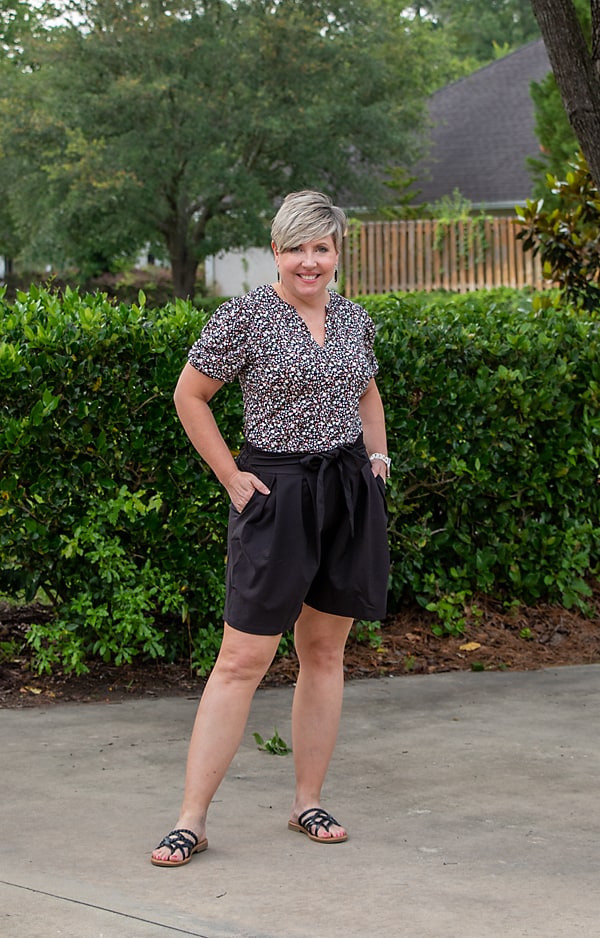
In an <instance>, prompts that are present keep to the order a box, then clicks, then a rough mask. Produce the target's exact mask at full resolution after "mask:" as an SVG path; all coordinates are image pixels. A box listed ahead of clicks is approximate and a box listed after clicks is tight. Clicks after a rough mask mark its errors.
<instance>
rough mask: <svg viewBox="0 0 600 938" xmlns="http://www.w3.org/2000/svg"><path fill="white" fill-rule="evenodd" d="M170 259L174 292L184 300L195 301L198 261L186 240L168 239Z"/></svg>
mask: <svg viewBox="0 0 600 938" xmlns="http://www.w3.org/2000/svg"><path fill="white" fill-rule="evenodd" d="M167 246H168V250H169V259H170V261H171V274H172V277H173V292H174V293H175V296H178V297H181V299H183V300H187V299H193V298H194V293H195V286H196V274H197V271H198V261H197V260H196V257H195V256H194V255H193V254H192V252H191V251H190V250H189V247H188V245H187V244H186V243H185V239H181V240H180V239H179V238H176V237H174V238H172V239H171V238H169V239H168V244H167Z"/></svg>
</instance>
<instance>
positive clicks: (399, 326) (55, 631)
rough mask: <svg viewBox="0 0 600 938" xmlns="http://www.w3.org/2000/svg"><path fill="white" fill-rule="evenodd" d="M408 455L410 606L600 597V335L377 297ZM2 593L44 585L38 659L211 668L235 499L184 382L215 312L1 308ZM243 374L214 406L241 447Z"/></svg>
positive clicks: (403, 494)
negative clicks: (203, 443) (212, 461)
mask: <svg viewBox="0 0 600 938" xmlns="http://www.w3.org/2000/svg"><path fill="white" fill-rule="evenodd" d="M365 305H367V307H368V308H369V310H370V311H371V313H372V315H373V317H374V319H375V321H376V325H377V353H378V357H379V360H380V365H381V372H380V377H379V385H380V388H381V391H382V395H383V398H384V403H385V407H386V412H387V422H388V432H389V441H390V451H391V455H392V457H393V461H394V467H393V475H392V480H391V484H390V487H389V490H388V491H389V508H390V538H391V547H392V558H393V569H392V576H391V584H390V603H389V608H390V611H391V612H393V611H395V610H397V609H398V608H399V607H400V605H401V604H402V602H403V601H404V600H406V599H409V600H414V599H415V598H417V599H418V600H419V601H420V602H421V603H422V604H423V605H426V606H428V607H429V608H431V609H432V610H434V611H436V612H437V614H438V617H439V622H440V626H439V628H440V629H442V628H446V629H448V630H456V629H457V628H458V629H460V627H461V621H462V619H463V617H464V610H465V607H467V606H469V605H471V604H472V603H473V598H474V596H475V595H476V594H477V593H478V592H485V593H487V594H490V595H493V596H496V597H498V598H499V599H500V600H502V601H504V602H511V601H513V600H519V601H524V602H535V601H536V600H538V599H549V600H551V601H555V602H557V603H562V604H564V605H566V606H570V605H573V604H578V605H583V606H584V605H585V599H586V595H587V593H588V587H587V585H586V578H588V577H589V576H590V575H591V574H594V573H595V572H596V569H597V565H598V546H599V537H600V517H599V514H600V488H599V487H598V485H597V479H598V457H599V454H600V403H599V396H600V354H599V353H600V327H599V324H598V321H597V317H596V315H595V314H593V313H588V314H583V313H582V312H581V311H575V310H573V309H570V308H568V307H562V306H560V305H555V306H552V305H551V306H549V307H548V306H547V305H546V306H543V307H540V308H538V304H537V303H536V302H535V298H534V300H533V301H532V298H528V297H527V296H524V295H520V294H517V293H514V292H511V291H496V292H490V293H477V294H472V295H467V296H461V297H459V296H451V295H449V294H440V295H437V296H431V295H424V294H423V295H400V296H383V297H370V298H366V299H365ZM0 316H1V318H2V336H3V338H2V341H1V342H0V402H1V403H0V591H2V592H4V593H7V594H9V595H12V596H14V597H15V598H23V597H26V598H28V599H31V598H32V597H34V596H35V595H36V594H38V595H42V596H44V595H45V596H46V597H48V599H50V601H52V602H53V603H54V604H55V605H56V620H55V621H54V622H52V623H51V624H50V625H47V626H36V627H34V628H33V629H32V631H31V633H30V641H31V644H32V647H33V651H34V655H35V663H36V665H37V667H40V668H43V667H46V668H51V667H53V666H54V665H55V664H57V663H59V662H60V663H61V664H63V665H64V666H66V667H67V668H73V669H75V670H81V669H82V668H84V667H85V661H86V658H89V657H90V656H93V655H96V656H101V657H103V658H104V659H105V660H115V661H117V662H123V661H127V660H130V659H131V658H132V657H133V656H134V655H138V654H146V655H151V656H166V657H167V658H174V657H176V656H179V655H181V654H182V653H186V654H187V653H189V654H190V657H191V660H192V663H193V666H194V667H195V668H197V669H200V670H203V669H204V670H205V669H207V668H208V667H210V665H211V663H212V660H213V655H214V652H215V649H216V647H217V644H218V639H219V629H220V624H221V608H222V600H223V580H224V563H225V551H226V545H225V527H226V516H227V505H226V501H225V498H224V494H223V491H222V490H221V488H220V486H219V485H218V483H217V482H216V480H215V479H214V477H213V476H212V475H211V473H210V472H209V471H208V470H207V469H206V467H205V466H203V464H202V463H201V461H200V460H199V459H198V458H197V457H196V455H195V454H194V452H193V450H192V447H191V445H190V444H189V442H188V441H187V439H186V437H185V434H184V432H183V430H182V429H181V427H180V426H179V424H178V421H177V419H176V416H175V413H174V409H173V406H172V400H171V398H172V390H173V387H174V384H175V381H176V378H177V375H178V373H179V370H180V368H181V365H182V362H183V361H184V360H185V354H186V350H187V348H188V346H189V344H190V343H191V341H192V340H193V339H194V338H195V337H196V336H197V334H198V332H199V330H200V328H201V326H202V324H203V322H204V321H205V319H206V316H207V312H205V311H202V310H196V309H194V308H192V307H191V305H189V304H187V303H184V302H181V301H180V302H178V303H176V304H175V305H172V306H168V307H165V308H163V309H157V310H149V309H147V308H146V306H145V298H144V296H143V295H142V296H140V300H139V303H138V304H136V305H133V306H126V305H125V304H120V305H118V304H111V303H109V302H108V301H107V300H106V298H105V297H103V296H101V295H87V296H79V295H78V294H77V293H75V292H71V291H67V292H66V293H65V295H64V297H59V296H57V295H56V294H52V293H50V292H47V291H46V290H41V289H35V288H32V289H31V290H30V291H29V293H27V294H24V293H22V294H20V295H19V296H18V298H17V300H16V301H15V302H14V303H13V304H8V303H4V305H3V308H2V309H1V310H0ZM240 404H241V402H240V397H239V391H238V389H237V386H226V387H225V388H223V389H222V390H221V391H220V392H219V394H218V395H217V397H216V398H215V404H214V406H215V413H216V416H217V419H218V422H219V424H220V426H221V428H222V430H223V433H224V436H225V438H226V439H227V441H228V442H229V444H230V445H231V447H232V449H235V448H236V447H237V446H239V443H240V424H241V406H240Z"/></svg>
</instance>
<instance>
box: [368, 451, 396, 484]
mask: <svg viewBox="0 0 600 938" xmlns="http://www.w3.org/2000/svg"><path fill="white" fill-rule="evenodd" d="M369 459H370V460H371V461H372V460H373V459H381V461H382V462H384V463H385V468H386V475H387V477H388V479H389V477H390V468H391V465H392V460H391V459H390V457H389V456H386V455H385V453H371V455H370V456H369Z"/></svg>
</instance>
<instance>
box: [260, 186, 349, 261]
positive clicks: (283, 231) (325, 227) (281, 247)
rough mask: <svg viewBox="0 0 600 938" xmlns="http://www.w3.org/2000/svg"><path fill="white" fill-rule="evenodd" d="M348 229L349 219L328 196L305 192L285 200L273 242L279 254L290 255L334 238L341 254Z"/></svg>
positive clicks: (289, 196) (278, 217)
mask: <svg viewBox="0 0 600 938" xmlns="http://www.w3.org/2000/svg"><path fill="white" fill-rule="evenodd" d="M346 227H347V222H346V215H345V214H344V212H343V211H342V209H341V208H339V207H338V206H337V205H334V204H333V202H332V201H331V199H330V198H329V196H328V195H324V193H323V192H313V191H312V190H311V189H303V190H302V192H290V194H289V195H287V196H286V197H285V199H284V200H283V202H282V204H281V208H280V209H279V211H278V212H277V214H276V215H275V218H274V219H273V224H272V225H271V238H272V240H273V241H274V243H275V246H276V248H277V250H278V251H289V250H290V249H291V248H295V247H298V245H300V244H304V243H305V242H306V241H315V240H317V239H318V238H326V237H327V236H328V235H331V236H332V238H333V243H334V245H335V249H336V251H338V253H339V251H340V250H341V248H342V240H343V237H344V235H345V233H346Z"/></svg>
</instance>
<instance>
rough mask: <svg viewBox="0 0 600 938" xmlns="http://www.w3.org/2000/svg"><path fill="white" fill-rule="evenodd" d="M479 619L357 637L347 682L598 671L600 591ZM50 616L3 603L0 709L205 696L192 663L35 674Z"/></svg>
mask: <svg viewBox="0 0 600 938" xmlns="http://www.w3.org/2000/svg"><path fill="white" fill-rule="evenodd" d="M476 605H477V607H478V608H479V610H481V613H482V614H481V615H480V616H476V615H470V616H469V617H468V620H467V626H466V629H465V631H464V633H463V635H461V636H459V637H456V636H449V635H446V636H442V637H438V636H436V635H434V633H433V632H432V625H433V624H434V622H435V619H434V618H433V617H432V616H431V615H430V614H429V613H427V612H426V611H425V610H423V609H422V608H421V607H420V606H411V607H407V608H406V609H403V610H402V611H401V612H400V613H399V614H398V615H395V616H393V617H390V618H388V619H387V620H386V621H385V623H384V625H383V628H382V633H381V641H380V643H379V644H378V645H377V646H376V647H371V646H370V645H369V644H368V643H364V642H358V641H357V640H356V639H355V638H353V637H351V638H350V640H349V642H348V646H347V650H346V658H345V662H346V678H347V680H356V679H360V678H371V679H373V678H379V677H385V676H388V675H407V676H410V675H411V674H435V673H438V672H441V671H464V670H473V671H488V670H492V671H497V670H511V671H528V670H536V669H540V668H549V667H560V666H566V665H580V664H597V663H600V587H599V588H598V591H597V592H596V593H595V594H594V598H593V602H592V605H593V607H594V614H593V616H592V617H591V618H587V617H585V616H584V615H582V614H581V613H580V612H578V611H576V610H566V609H562V608H558V607H555V606H550V605H546V604H540V605H539V606H535V607H519V608H515V609H510V610H506V609H504V608H503V607H502V605H501V604H499V603H495V602H494V601H491V600H489V599H486V598H479V599H478V600H477V602H476ZM49 616H50V613H49V611H48V609H47V607H44V606H40V605H37V604H32V605H28V606H10V605H8V604H5V603H0V707H4V708H18V707H35V706H40V705H51V704H56V703H66V702H78V703H81V702H92V701H94V702H106V703H111V702H118V701H121V700H130V699H132V698H152V697H189V696H198V695H199V693H200V691H201V689H202V686H203V683H204V682H203V680H202V679H201V678H199V677H197V676H196V675H194V674H193V673H191V671H190V667H189V663H188V662H186V661H181V662H178V663H175V664H169V663H165V662H162V661H134V663H132V664H130V665H126V666H123V667H120V668H115V667H113V666H110V665H106V664H103V663H102V662H97V661H94V662H91V663H90V670H89V673H87V674H84V675H81V676H80V677H76V676H74V675H68V674H64V673H63V672H62V671H60V670H59V671H56V672H55V673H54V674H52V675H37V674H35V673H32V672H31V671H30V670H29V659H28V656H27V648H26V646H25V636H26V633H27V629H28V627H29V625H30V624H32V623H33V622H40V621H48V619H49ZM13 641H16V642H17V643H18V644H19V645H21V646H22V650H21V652H20V653H19V655H18V656H17V657H16V658H11V659H10V660H3V659H2V657H1V654H2V648H3V647H6V645H4V646H3V643H6V642H13ZM296 674H297V660H296V657H295V655H294V654H292V655H289V656H288V657H278V658H277V659H276V660H275V662H274V663H273V665H272V666H271V668H270V670H269V673H268V674H267V676H266V677H265V679H264V681H263V685H262V686H264V687H276V686H282V685H289V684H293V683H294V681H295V679H296Z"/></svg>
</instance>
